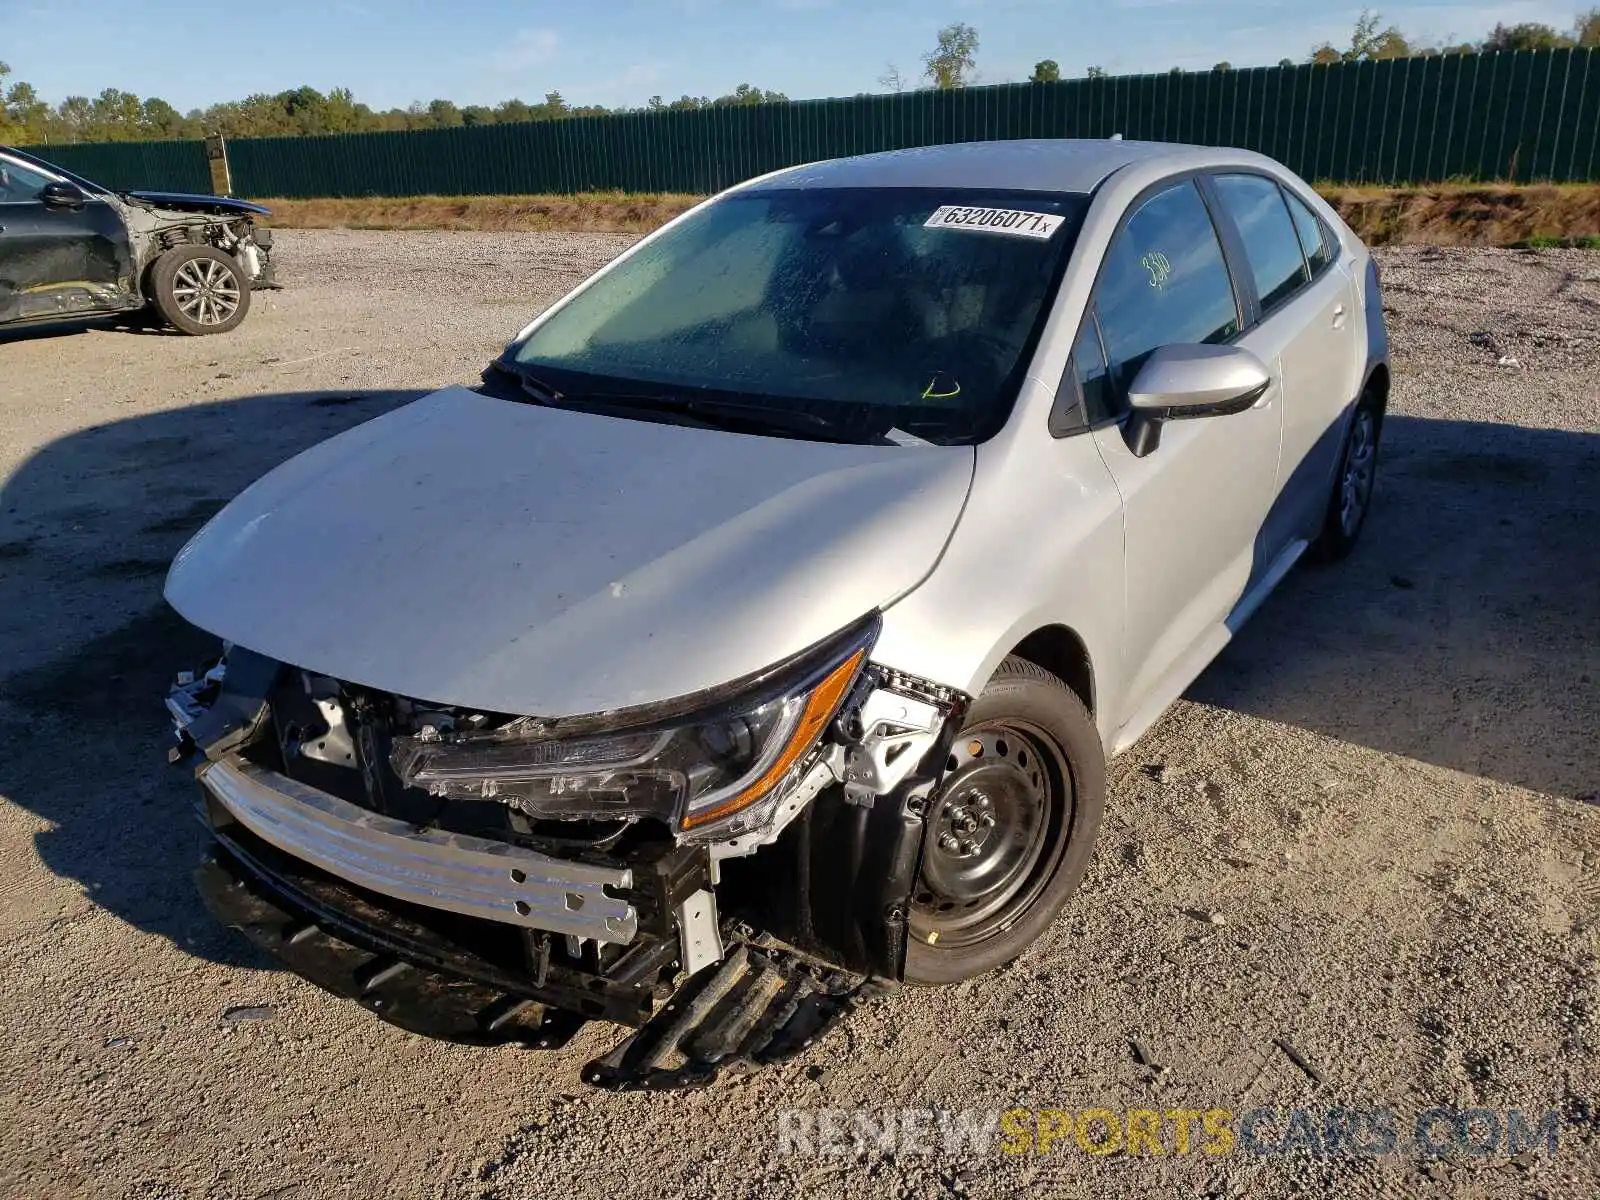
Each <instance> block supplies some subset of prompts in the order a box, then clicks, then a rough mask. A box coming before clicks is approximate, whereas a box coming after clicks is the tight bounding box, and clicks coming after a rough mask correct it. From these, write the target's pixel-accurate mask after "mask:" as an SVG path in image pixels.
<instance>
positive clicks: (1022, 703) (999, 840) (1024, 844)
mask: <svg viewBox="0 0 1600 1200" xmlns="http://www.w3.org/2000/svg"><path fill="white" fill-rule="evenodd" d="M1104 803H1105V766H1104V761H1103V755H1102V750H1101V746H1100V739H1099V734H1098V733H1097V732H1096V730H1095V727H1094V722H1093V720H1092V719H1091V718H1090V717H1089V714H1088V712H1087V710H1085V709H1084V707H1083V703H1082V701H1080V700H1079V699H1078V697H1077V696H1076V695H1075V694H1074V693H1073V692H1072V691H1071V689H1070V688H1068V687H1067V686H1066V685H1065V684H1064V683H1062V682H1061V681H1060V680H1059V679H1057V678H1056V677H1055V676H1054V675H1052V674H1050V673H1049V672H1048V671H1045V670H1043V669H1042V668H1040V667H1038V666H1036V665H1035V664H1033V663H1031V662H1027V661H1025V660H1022V659H1015V658H1008V659H1007V660H1006V661H1005V662H1004V663H1002V664H1001V666H1000V669H999V670H998V671H996V672H995V676H994V678H993V679H992V680H991V681H990V683H989V686H988V687H986V688H985V689H984V692H983V695H982V696H980V697H979V698H978V700H977V701H976V702H975V703H974V704H973V707H972V711H971V713H970V714H969V717H968V722H967V725H966V727H965V728H964V729H963V730H962V731H961V733H960V734H959V735H958V736H957V737H956V740H955V743H954V744H953V745H952V747H951V750H950V757H949V760H948V762H947V763H946V764H945V777H944V779H943V781H942V782H941V784H940V786H939V789H938V791H937V792H935V793H934V796H933V799H932V802H931V803H930V804H929V806H928V813H927V818H926V826H925V830H924V833H923V849H922V864H921V869H920V871H919V873H918V877H917V882H916V885H915V887H914V889H913V891H912V896H911V911H910V928H911V934H910V940H909V943H908V947H907V951H906V978H907V979H908V980H910V981H911V982H914V983H950V982H954V981H955V980H958V979H966V978H970V977H971V976H973V975H977V974H980V973H982V972H984V971H987V970H990V969H992V968H994V967H996V966H999V965H1000V964H1001V963H1004V962H1008V961H1010V960H1011V959H1013V958H1015V957H1016V956H1017V955H1018V954H1019V953H1021V952H1022V950H1023V949H1024V948H1025V947H1026V946H1027V945H1028V943H1029V942H1031V941H1033V939H1034V938H1035V937H1037V936H1038V935H1039V933H1041V932H1042V931H1043V930H1044V928H1045V927H1046V926H1048V925H1049V923H1050V921H1051V920H1052V919H1053V918H1054V916H1055V914H1056V913H1057V912H1058V911H1059V910H1060V908H1061V906H1062V904H1064V903H1065V902H1066V899H1067V897H1068V896H1069V895H1070V894H1071V892H1072V890H1073V888H1074V887H1076V886H1077V883H1078V881H1079V880H1080V879H1081V878H1082V877H1083V872H1084V870H1085V869H1086V868H1087V866H1088V862H1089V856H1090V853H1091V851H1092V849H1093V843H1094V835H1095V831H1096V829H1097V828H1098V826H1099V822H1100V813H1101V810H1102V808H1103V807H1104Z"/></svg>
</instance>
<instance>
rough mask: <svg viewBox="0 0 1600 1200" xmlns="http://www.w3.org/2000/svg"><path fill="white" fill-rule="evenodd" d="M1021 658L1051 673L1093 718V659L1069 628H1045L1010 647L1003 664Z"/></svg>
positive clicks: (1074, 631) (1078, 637)
mask: <svg viewBox="0 0 1600 1200" xmlns="http://www.w3.org/2000/svg"><path fill="white" fill-rule="evenodd" d="M1012 657H1014V658H1022V659H1026V660H1027V661H1028V662H1031V663H1033V664H1034V665H1035V666H1037V667H1042V668H1043V669H1044V670H1046V671H1049V672H1050V674H1052V675H1054V676H1055V677H1056V678H1057V679H1059V680H1061V682H1062V683H1064V684H1066V685H1067V686H1068V687H1069V688H1071V689H1072V691H1073V692H1074V694H1076V695H1077V697H1078V699H1079V700H1082V701H1083V707H1084V708H1086V709H1087V710H1088V712H1089V715H1090V716H1091V717H1094V716H1096V715H1097V712H1096V708H1095V680H1094V659H1093V657H1092V656H1091V655H1090V653H1089V647H1088V644H1087V643H1086V642H1085V641H1084V640H1083V638H1082V637H1081V636H1079V634H1078V632H1077V631H1076V630H1075V629H1072V628H1070V627H1069V626H1066V625H1059V624H1057V625H1044V626H1041V627H1040V628H1038V629H1035V630H1034V631H1033V632H1032V633H1030V634H1028V635H1027V636H1026V637H1025V638H1023V639H1022V640H1021V641H1020V642H1018V643H1017V644H1016V645H1015V646H1013V647H1011V649H1010V650H1009V651H1007V652H1006V653H1005V654H1004V655H1002V656H1001V660H1002V661H1004V659H1006V658H1012Z"/></svg>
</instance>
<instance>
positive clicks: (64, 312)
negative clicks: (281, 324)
mask: <svg viewBox="0 0 1600 1200" xmlns="http://www.w3.org/2000/svg"><path fill="white" fill-rule="evenodd" d="M267 211H268V210H267V209H265V208H262V207H261V206H260V205H258V204H249V203H246V202H245V201H243V200H234V199H231V198H229V197H226V196H199V195H188V194H186V193H177V192H149V191H131V192H114V191H112V190H110V189H109V188H104V187H101V186H100V185H99V184H96V183H91V182H90V181H89V180H87V179H84V178H82V177H81V176H78V175H74V174H73V173H72V172H70V171H67V170H65V169H63V168H61V167H58V166H56V165H54V164H53V163H49V162H46V161H45V160H44V159H41V158H35V157H34V156H33V155H31V154H26V153H24V152H22V151H21V150H16V149H13V148H10V147H6V146H0V325H7V324H12V323H17V322H25V321H50V320H61V319H63V318H68V317H85V316H101V315H106V314H113V313H129V312H137V311H140V310H145V309H148V310H150V311H152V312H153V313H154V314H155V315H157V316H159V317H160V318H161V319H162V320H163V321H165V322H166V323H167V324H169V325H171V326H172V327H173V328H174V329H177V330H179V331H180V332H182V333H188V334H207V333H226V332H227V331H228V330H230V329H233V328H234V327H236V326H237V325H238V324H239V322H241V321H243V320H244V318H245V314H246V313H248V312H249V311H250V293H251V292H252V291H259V290H262V289H264V288H270V287H274V286H276V284H275V282H274V278H273V270H272V233H271V231H270V230H266V229H261V228H259V227H258V226H257V224H256V218H257V217H262V216H266V215H267Z"/></svg>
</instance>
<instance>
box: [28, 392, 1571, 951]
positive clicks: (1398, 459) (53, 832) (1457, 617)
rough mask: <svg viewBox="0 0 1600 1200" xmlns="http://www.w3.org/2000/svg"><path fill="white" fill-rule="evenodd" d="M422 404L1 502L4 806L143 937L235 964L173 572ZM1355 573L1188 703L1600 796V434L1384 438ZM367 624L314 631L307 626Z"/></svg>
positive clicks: (1332, 580) (211, 447)
mask: <svg viewBox="0 0 1600 1200" xmlns="http://www.w3.org/2000/svg"><path fill="white" fill-rule="evenodd" d="M419 394H420V393H396V392H358V393H353V394H344V393H335V394H330V393H322V392H318V393H295V394H276V395H263V396H251V397H245V398H241V399H237V400H233V401H228V402H221V403H210V404H200V405H195V406H192V407H189V408H185V409H182V410H177V411H171V412H164V413H158V414H153V415H149V416H142V417H138V418H134V419H131V420H128V421H125V422H120V423H117V424H113V425H109V426H104V427H101V428H97V429H91V430H87V431H84V432H82V433H78V434H74V435H72V436H70V437H67V438H64V439H62V440H60V441H58V442H56V443H54V444H52V445H50V446H47V447H45V448H44V449H43V450H41V451H39V452H38V453H37V454H36V455H35V456H34V457H33V458H32V459H31V460H30V461H28V462H27V463H26V464H25V465H24V466H23V467H22V468H21V469H20V471H18V473H17V474H16V475H15V476H14V477H13V478H12V479H11V480H10V481H8V482H7V483H6V484H5V486H4V488H3V490H0V664H3V666H0V670H4V671H5V672H6V677H5V678H4V679H3V681H0V745H3V746H4V747H5V750H4V753H3V754H0V793H3V794H4V795H5V796H6V797H8V798H9V799H10V800H11V801H12V802H13V803H15V804H17V805H20V806H22V807H23V808H25V809H27V810H29V811H30V812H32V813H34V814H35V815H37V816H38V817H40V818H42V819H43V820H45V821H47V822H49V828H47V829H45V830H44V831H42V832H40V833H39V834H37V837H36V846H37V850H38V853H39V856H40V858H41V859H42V860H43V861H44V862H45V863H46V864H47V865H48V866H49V867H50V869H51V870H53V871H54V872H56V874H58V875H59V876H61V877H63V878H68V879H72V880H76V881H78V882H79V883H81V884H82V886H83V887H84V888H85V890H86V891H87V892H88V894H89V895H90V896H92V897H93V899H94V900H95V901H96V902H97V903H99V904H100V905H102V906H104V907H105V908H106V909H108V910H110V911H111V912H113V913H115V914H116V915H117V916H119V917H120V918H121V919H123V920H125V921H127V922H128V923H130V924H132V925H134V926H136V927H138V928H141V929H144V930H147V931H150V932H153V933H157V934H160V935H162V936H165V937H167V938H170V939H171V940H172V941H173V942H174V943H176V944H178V945H181V946H184V947H185V948H187V949H188V950H189V951H190V952H192V953H195V954H199V955H203V956H206V957H212V958H216V959H218V960H223V961H232V960H233V958H234V956H235V955H244V954H245V953H246V952H245V951H244V950H243V949H242V945H241V944H239V943H236V941H235V940H234V939H232V938H231V937H230V936H228V935H227V934H226V933H225V932H224V931H222V930H220V929H219V928H217V927H216V926H215V925H214V923H213V922H212V921H211V920H210V919H209V918H208V917H207V916H205V914H204V913H203V911H202V910H201V908H200V906H199V904H198V903H197V901H196V899H195V897H194V893H193V890H192V887H191V884H190V873H191V870H192V868H193V867H194V865H195V864H196V862H197V861H198V859H199V856H200V853H201V850H202V847H203V838H202V834H201V831H200V828H199V826H198V824H197V823H196V822H195V821H194V820H193V819H192V818H191V817H190V815H189V812H190V804H191V796H192V789H193V784H192V783H191V782H189V781H188V780H186V779H184V778H181V777H179V776H178V775H177V774H176V773H175V772H174V771H173V770H172V769H171V768H168V767H167V766H166V764H165V762H164V757H163V751H164V749H165V746H166V744H167V729H166V720H165V714H164V712H163V711H162V707H161V696H162V694H163V692H164V690H165V687H166V685H167V682H168V681H169V679H170V677H171V675H172V673H173V671H174V670H175V669H177V668H180V667H182V666H185V665H189V664H193V663H195V662H197V661H198V660H200V659H201V658H202V657H203V656H204V655H205V654H207V653H208V652H209V651H210V650H211V648H212V646H211V639H209V638H208V637H206V636H205V635H202V634H199V633H197V632H196V631H194V630H192V629H189V628H188V627H186V626H185V625H184V623H183V622H182V621H180V620H179V619H178V618H177V617H175V616H174V615H173V614H172V613H171V612H170V611H169V610H167V609H166V608H165V606H164V605H163V604H162V602H161V584H162V580H163V577H164V574H165V571H166V566H167V563H168V562H169V561H170V560H171V558H172V556H173V554H174V553H175V552H176V551H177V550H178V548H179V547H180V546H181V545H182V544H183V542H184V541H185V540H186V538H187V537H188V535H189V534H190V533H192V532H193V531H194V530H195V529H197V528H198V527H199V526H200V525H201V524H202V523H203V522H204V521H205V520H206V518H207V517H208V516H209V515H210V514H211V513H213V512H214V511H216V509H217V508H219V507H220V506H221V505H222V504H223V503H224V502H225V501H226V500H227V499H228V498H229V497H231V496H232V495H234V494H235V493H237V492H238V491H239V490H240V489H241V488H243V487H244V486H245V485H246V484H248V483H249V482H250V481H251V480H253V479H254V478H256V477H257V476H259V475H260V474H261V473H262V472H264V471H265V470H266V469H268V468H269V467H271V466H273V465H274V464H276V463H278V462H280V461H282V460H283V459H285V458H287V457H289V456H290V455H291V454H293V453H294V452H296V451H298V450H300V449H302V448H304V447H306V446H308V445H310V444H312V443H314V442H316V441H319V440H321V439H322V438H324V437H327V436H330V435H332V434H334V433H337V432H339V431H341V430H342V429H344V428H347V427H349V426H351V425H354V424H356V423H358V422H360V421H362V420H366V419H368V418H370V417H373V416H376V415H378V414H379V413H381V412H384V411H387V410H389V409H391V408H393V407H396V406H397V405H399V404H401V403H405V402H407V401H409V400H411V399H414V398H416V396H417V395H419ZM1381 480H1382V481H1381V483H1380V491H1379V494H1378V498H1377V506H1376V509H1375V511H1374V514H1373V519H1372V522H1371V523H1370V524H1369V527H1368V530H1367V533H1366V537H1365V540H1364V542H1363V544H1362V545H1361V547H1360V548H1359V549H1358V550H1357V552H1356V554H1355V555H1354V556H1353V558H1352V559H1351V560H1349V561H1348V562H1346V563H1344V564H1341V565H1338V566H1335V567H1331V568H1305V569H1302V570H1298V571H1296V572H1294V573H1293V574H1292V575H1291V576H1290V578H1289V579H1288V580H1287V581H1286V582H1285V584H1284V586H1283V588H1282V590H1281V591H1280V593H1279V594H1278V595H1277V596H1276V597H1274V598H1273V599H1272V600H1270V601H1269V602H1268V603H1267V605H1266V606H1265V607H1264V608H1263V609H1262V611H1261V612H1260V613H1259V614H1258V615H1257V616H1256V618H1255V619H1254V621H1253V622H1252V623H1251V624H1250V625H1249V626H1247V627H1246V628H1245V629H1244V630H1243V631H1241V633H1240V634H1239V636H1238V637H1237V638H1236V639H1235V641H1234V642H1233V643H1232V645H1231V646H1230V647H1229V648H1228V650H1227V651H1226V652H1225V653H1224V654H1223V656H1222V657H1221V659H1219V660H1218V662H1217V663H1216V664H1214V665H1213V666H1212V667H1211V669H1210V670H1208V671H1207V672H1206V674H1205V675H1203V676H1202V677H1201V678H1200V680H1199V681H1197V683H1196V684H1195V685H1194V687H1193V688H1192V689H1191V691H1190V693H1189V695H1190V698H1191V699H1193V700H1198V701H1201V702H1203V703H1208V704H1213V705H1219V706H1223V707H1227V708H1231V709H1236V710H1238V711H1241V712H1245V713H1250V714H1253V715H1256V716H1260V717H1264V718H1268V719H1270V720H1273V721H1279V722H1284V723H1287V724H1291V725H1298V726H1302V727H1304V728H1307V729H1311V730H1314V731H1316V732H1319V733H1324V734H1327V735H1329V736H1332V737H1336V738H1340V739H1343V740H1345V741H1349V742H1353V743H1358V744H1361V745H1365V746H1369V747H1372V748H1374V749H1377V750H1382V751H1390V752H1393V753H1397V754H1403V755H1406V756H1409V757H1411V758H1416V759H1421V760H1424V761H1427V762H1431V763H1436V764H1440V765H1443V766H1446V767H1452V768H1455V769H1458V770H1461V771H1465V772H1469V773H1472V774H1476V775H1485V776H1489V777H1492V778H1496V779H1500V780H1503V781H1506V782H1510V783H1514V784H1519V785H1522V786H1525V787H1529V788H1534V789H1537V790H1540V791H1545V792H1553V793H1558V794H1565V795H1583V794H1585V793H1587V792H1591V791H1593V789H1594V788H1595V786H1596V784H1597V781H1596V780H1594V779H1593V778H1592V777H1590V773H1591V772H1592V771H1593V738H1594V730H1595V729H1596V728H1600V712H1597V703H1600V688H1597V687H1596V686H1595V684H1596V676H1597V674H1600V668H1597V664H1596V654H1597V650H1596V639H1595V631H1596V630H1597V629H1600V569H1597V565H1600V564H1597V551H1596V534H1597V531H1600V436H1595V435H1586V434H1578V433H1564V432H1557V431H1544V430H1530V429H1523V428H1518V427H1511V426H1504V425H1479V424H1470V423H1464V422H1451V421H1433V420H1420V419H1415V418H1406V417H1399V416H1396V417H1392V418H1391V419H1390V421H1389V423H1388V426H1387V429H1386V431H1385V447H1384V466H1383V468H1382V471H1381ZM330 618H332V619H358V618H357V616H356V615H355V614H327V613H318V614H317V615H316V619H318V620H326V619H330Z"/></svg>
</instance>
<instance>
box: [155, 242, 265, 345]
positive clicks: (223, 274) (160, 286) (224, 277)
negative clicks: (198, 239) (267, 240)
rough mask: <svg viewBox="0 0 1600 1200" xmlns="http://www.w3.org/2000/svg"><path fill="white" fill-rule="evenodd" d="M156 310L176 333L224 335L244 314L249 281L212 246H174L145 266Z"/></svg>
mask: <svg viewBox="0 0 1600 1200" xmlns="http://www.w3.org/2000/svg"><path fill="white" fill-rule="evenodd" d="M150 290H151V293H152V298H153V299H154V301H155V306H156V311H158V312H159V313H160V314H161V316H162V318H163V319H164V320H165V321H166V322H167V323H168V324H169V325H171V326H172V327H173V328H175V329H177V330H178V331H180V332H182V333H188V334H193V335H195V336H197V337H198V336H201V335H203V334H209V333H227V332H228V331H229V330H230V329H234V328H236V327H237V326H238V324H239V322H240V321H243V320H244V318H245V314H246V313H248V312H249V311H250V282H249V279H248V277H247V276H246V275H245V272H244V268H243V267H241V266H240V265H239V262H238V260H237V259H235V258H234V257H233V255H231V254H224V253H223V252H222V251H221V250H218V249H217V248H216V247H215V246H203V245H189V246H174V247H173V248H172V249H171V250H168V251H167V252H166V253H165V254H163V255H162V256H161V257H160V258H158V259H156V262H155V266H153V267H151V268H150Z"/></svg>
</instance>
